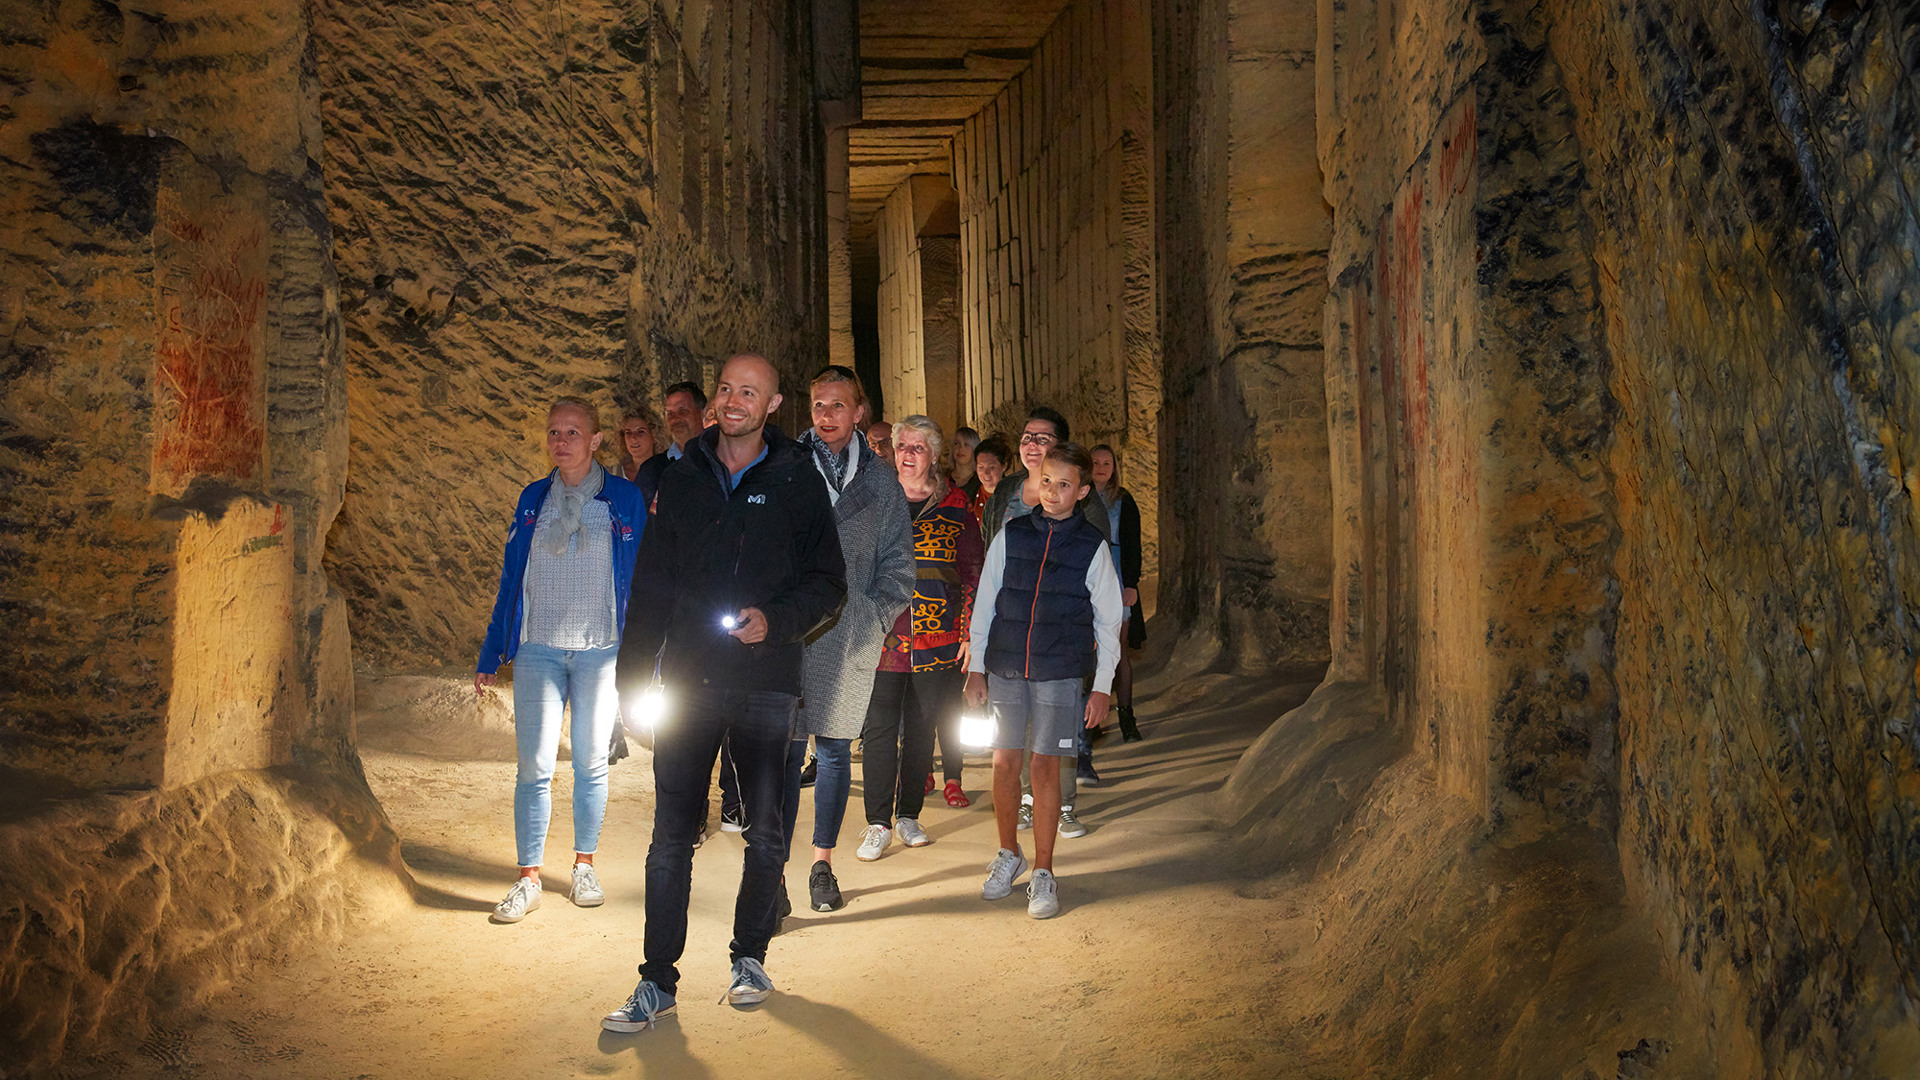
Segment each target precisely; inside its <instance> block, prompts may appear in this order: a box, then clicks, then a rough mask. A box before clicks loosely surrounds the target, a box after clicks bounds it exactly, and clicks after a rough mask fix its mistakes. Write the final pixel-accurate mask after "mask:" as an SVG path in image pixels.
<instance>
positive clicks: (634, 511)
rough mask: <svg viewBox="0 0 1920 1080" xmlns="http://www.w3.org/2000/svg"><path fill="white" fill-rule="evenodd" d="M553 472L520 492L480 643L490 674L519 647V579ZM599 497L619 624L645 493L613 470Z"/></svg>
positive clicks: (641, 529) (623, 619)
mask: <svg viewBox="0 0 1920 1080" xmlns="http://www.w3.org/2000/svg"><path fill="white" fill-rule="evenodd" d="M552 484H553V474H552V473H548V474H547V475H545V476H543V477H541V478H540V479H538V480H535V481H534V482H533V483H531V484H528V485H527V486H526V489H525V490H524V491H522V492H520V504H519V505H518V506H516V507H515V508H514V511H513V524H512V525H511V526H510V527H509V528H508V529H507V552H506V557H505V560H504V561H503V562H502V564H501V566H500V595H499V596H497V597H495V598H494V601H493V618H492V620H490V621H489V622H488V623H487V640H486V641H484V642H482V643H481V645H480V666H479V668H478V670H479V672H480V673H481V674H483V675H491V674H493V673H494V672H496V671H498V670H500V665H501V664H504V663H506V662H507V661H509V660H512V659H513V656H514V654H515V653H517V652H519V651H520V602H521V587H520V583H521V580H522V579H523V578H524V577H525V576H526V572H527V553H528V552H529V551H531V550H532V548H533V526H534V522H536V521H538V520H539V519H540V504H541V503H543V502H545V501H546V498H547V488H548V487H550V486H551V485H552ZM594 498H595V499H598V500H599V501H601V502H603V503H606V504H607V511H608V513H607V516H608V517H610V518H611V519H612V520H613V598H614V622H613V625H615V626H624V625H626V621H627V597H628V595H629V594H630V593H631V592H632V591H633V557H634V555H635V554H636V553H638V552H639V550H640V535H641V533H643V532H644V531H645V530H646V527H647V502H646V497H645V496H643V495H641V494H640V488H639V487H638V486H637V485H636V484H634V483H633V481H631V480H628V479H626V478H624V477H622V476H621V475H620V474H619V473H617V472H614V471H613V470H611V469H609V470H607V479H606V482H605V483H604V484H602V485H601V487H600V494H598V495H595V496H594Z"/></svg>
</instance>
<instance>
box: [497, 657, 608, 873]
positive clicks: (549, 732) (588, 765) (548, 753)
mask: <svg viewBox="0 0 1920 1080" xmlns="http://www.w3.org/2000/svg"><path fill="white" fill-rule="evenodd" d="M619 656H620V648H619V646H617V645H616V646H612V647H610V648H605V649H581V650H577V651H568V650H564V649H556V648H553V647H551V646H548V645H535V644H533V643H532V642H528V643H527V644H525V645H522V646H520V652H519V654H518V655H516V656H515V657H514V659H513V733H514V739H515V741H516V742H517V743H518V745H519V748H520V775H519V782H518V783H516V784H514V786H513V839H514V844H515V846H516V847H517V848H518V850H519V856H520V865H521V866H539V865H541V856H542V855H543V854H544V853H545V851H546V847H547V826H548V824H549V823H550V822H551V821H552V820H553V766H554V762H555V761H557V760H558V759H559V757H560V717H561V714H562V712H563V711H564V710H565V709H566V707H567V706H568V705H571V706H572V707H573V850H575V851H578V852H580V853H582V854H592V853H593V852H594V851H596V850H598V849H599V847H600V822H601V821H602V820H603V819H604V818H605V817H606V816H607V744H608V743H609V742H611V741H612V740H613V725H614V722H615V721H616V719H617V718H618V717H619V712H620V710H619V701H620V697H619V693H618V691H616V690H615V689H614V679H613V674H614V661H615V660H616V659H618V658H619Z"/></svg>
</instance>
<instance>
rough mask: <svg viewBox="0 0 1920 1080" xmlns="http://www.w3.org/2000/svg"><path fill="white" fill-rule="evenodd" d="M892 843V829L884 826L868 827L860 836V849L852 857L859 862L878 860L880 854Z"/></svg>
mask: <svg viewBox="0 0 1920 1080" xmlns="http://www.w3.org/2000/svg"><path fill="white" fill-rule="evenodd" d="M892 842H893V830H892V829H889V828H887V827H886V826H885V825H869V826H867V830H866V831H865V832H863V833H861V834H860V849H859V850H858V851H855V852H854V853H853V857H854V858H856V859H859V860H860V861H861V862H872V861H873V860H875V859H878V858H879V857H880V853H881V852H883V851H885V850H887V845H888V844H891V843H892Z"/></svg>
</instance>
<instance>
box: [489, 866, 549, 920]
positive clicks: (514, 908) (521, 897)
mask: <svg viewBox="0 0 1920 1080" xmlns="http://www.w3.org/2000/svg"><path fill="white" fill-rule="evenodd" d="M539 906H540V879H539V878H532V877H523V878H521V879H520V880H519V881H516V882H514V883H513V888H511V889H508V890H507V898H506V899H505V900H502V901H500V902H499V903H497V904H495V905H493V921H494V922H498V923H516V922H519V921H520V920H521V919H524V918H526V917H527V912H529V911H532V910H533V909H535V908H537V907H539Z"/></svg>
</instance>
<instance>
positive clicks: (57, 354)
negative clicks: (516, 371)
mask: <svg viewBox="0 0 1920 1080" xmlns="http://www.w3.org/2000/svg"><path fill="white" fill-rule="evenodd" d="M0 27H3V28H4V29H3V31H0V39H4V41H5V42H6V45H5V51H4V53H0V64H4V67H5V78H6V81H7V83H8V85H9V87H10V89H9V92H8V104H7V106H6V108H7V119H6V122H5V123H4V124H0V143H3V144H4V149H3V150H0V205H4V207H5V213H4V216H0V282H4V284H0V326H4V328H5V329H4V331H3V332H4V339H0V371H4V373H5V383H6V395H5V400H4V401H3V402H0V489H4V490H5V492H6V495H5V497H4V498H0V568H3V569H0V575H3V576H0V613H3V617H4V620H5V625H6V631H5V633H4V634H0V672H4V675H0V747H4V752H3V753H0V757H3V758H4V760H5V763H6V765H7V766H9V767H11V768H17V769H22V770H26V771H28V772H34V773H40V774H43V775H47V776H53V777H58V778H60V779H61V780H64V781H67V782H71V783H75V784H79V785H82V786H87V787H93V786H136V787H138V786H149V785H167V786H174V785H179V784H185V783H188V782H190V781H192V780H194V779H196V778H198V777H200V776H204V775H207V774H209V773H214V772H219V771H222V770H227V769H246V768H260V767H265V766H270V765H277V764H285V763H287V762H290V761H293V760H295V759H296V758H299V757H302V756H303V755H305V756H307V757H309V758H313V757H319V758H329V759H333V758H339V757H341V756H343V755H344V754H346V753H347V752H348V750H349V746H348V743H349V739H350V736H349V724H350V720H349V717H348V715H347V714H348V711H349V710H348V708H347V704H346V703H347V701H348V700H349V696H350V695H351V693H352V681H351V680H352V676H351V671H350V665H349V661H348V655H347V639H346V623H345V611H344V607H343V605H342V604H341V602H340V599H339V597H338V595H337V594H333V593H331V592H330V590H329V588H328V583H327V578H326V575H325V573H324V572H323V571H322V568H321V550H322V545H323V544H324V541H325V536H326V532H327V529H328V526H329V524H330V523H331V522H332V520H333V517H334V514H335V512H336V511H337V509H338V508H339V506H340V500H341V489H342V484H343V481H344V479H345V473H346V447H345V419H346V418H345V380H344V371H343V370H342V367H341V357H340V341H339V321H338V311H337V293H336V291H335V287H334V279H333V270H332V265H331V262H330V260H329V258H328V246H329V239H328V231H327V220H326V214H325V208H324V205H323V202H322V197H321V192H320V183H321V179H320V174H319V170H318V168H317V167H316V165H315V162H316V160H317V158H318V156H319V118H318V114H317V110H316V108H315V102H314V94H313V81H312V71H311V68H310V67H309V66H308V65H307V64H306V62H305V60H306V56H307V50H308V44H309V39H308V36H307V24H306V19H305V12H304V10H303V7H302V5H301V4H299V3H295V2H284V3H281V2H269V3H262V4H257V5H250V6H246V7H245V8H244V10H243V9H241V8H236V7H233V6H232V5H228V4H222V3H219V2H217V0H205V2H173V3H164V4H157V5H154V6H152V7H150V8H145V9H142V10H138V11H136V10H132V9H125V10H123V9H120V8H115V7H111V6H104V5H92V4H83V3H77V2H64V3H49V4H34V5H19V4H15V5H9V6H8V7H7V8H6V9H5V11H4V13H0Z"/></svg>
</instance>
